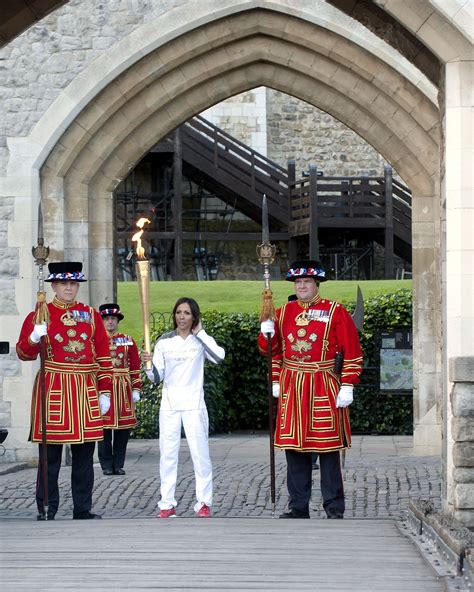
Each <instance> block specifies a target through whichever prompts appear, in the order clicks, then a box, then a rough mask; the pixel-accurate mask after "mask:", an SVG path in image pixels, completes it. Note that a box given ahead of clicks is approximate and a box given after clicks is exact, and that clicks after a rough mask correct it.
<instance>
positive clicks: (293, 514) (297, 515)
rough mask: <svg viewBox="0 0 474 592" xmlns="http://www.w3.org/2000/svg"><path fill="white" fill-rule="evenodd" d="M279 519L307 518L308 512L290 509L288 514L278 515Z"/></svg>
mask: <svg viewBox="0 0 474 592" xmlns="http://www.w3.org/2000/svg"><path fill="white" fill-rule="evenodd" d="M280 518H309V512H302V511H301V510H296V509H295V508H292V509H291V510H290V511H289V512H285V513H284V514H280Z"/></svg>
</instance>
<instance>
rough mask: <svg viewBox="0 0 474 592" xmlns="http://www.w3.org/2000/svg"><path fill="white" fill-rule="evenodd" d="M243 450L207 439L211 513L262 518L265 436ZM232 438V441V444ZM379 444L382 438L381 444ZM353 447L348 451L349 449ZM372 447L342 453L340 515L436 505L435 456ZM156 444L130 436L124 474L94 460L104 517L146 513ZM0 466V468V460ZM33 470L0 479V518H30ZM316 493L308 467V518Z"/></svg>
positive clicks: (184, 476)
mask: <svg viewBox="0 0 474 592" xmlns="http://www.w3.org/2000/svg"><path fill="white" fill-rule="evenodd" d="M244 438H245V442H244V444H245V445H244V447H243V448H240V449H239V447H240V446H241V444H242V441H240V443H239V442H238V437H237V438H236V439H234V440H233V441H230V440H229V439H228V438H226V437H222V438H211V440H210V445H211V456H212V458H213V468H214V503H213V515H215V516H219V517H249V516H250V517H270V516H271V510H272V504H271V499H270V476H269V463H268V441H267V440H266V439H264V438H262V437H255V438H253V439H252V437H249V436H246V437H244ZM236 442H237V444H236ZM385 442H386V441H385ZM353 452H354V454H353ZM386 452H387V447H386V446H383V447H382V449H381V450H380V453H377V454H374V453H373V450H372V452H371V453H370V454H367V456H364V449H363V447H362V449H360V448H359V450H357V451H354V450H350V451H348V453H347V456H346V463H345V468H344V482H345V494H346V515H345V517H346V518H379V519H380V518H392V519H399V518H402V517H403V513H404V511H405V509H406V508H407V506H408V502H409V500H410V499H418V498H423V499H430V500H432V502H433V503H434V505H435V507H436V508H439V506H440V496H441V479H440V459H439V458H437V457H414V456H411V455H409V454H407V455H405V452H404V450H403V449H402V450H401V451H400V450H398V451H397V453H396V454H393V451H392V450H388V452H389V453H390V454H387V455H385V453H386ZM158 459H159V455H158V443H157V442H156V441H132V442H131V443H130V445H129V451H128V453H127V462H126V466H125V468H126V470H127V474H126V475H125V476H113V477H105V476H103V475H102V471H101V469H100V465H98V464H96V465H95V486H94V497H93V500H94V507H93V510H94V511H96V512H98V513H101V514H102V515H103V517H104V518H137V517H141V518H144V517H153V516H154V515H155V514H156V511H157V509H156V503H157V501H158V499H159V486H160V482H159V476H158ZM275 464H276V471H275V472H276V514H279V513H280V512H282V511H284V510H285V508H286V502H287V491H286V463H285V459H284V455H283V453H281V452H280V451H277V453H276V463H275ZM0 467H1V465H0ZM35 477H36V470H35V469H24V470H21V471H18V472H14V473H9V474H4V475H1V476H0V519H7V518H16V519H18V518H25V519H31V518H34V516H35V515H36V506H35V502H34V497H35ZM59 481H60V493H61V504H60V508H59V512H58V515H57V519H60V518H70V517H71V515H72V500H71V489H70V467H68V466H63V467H62V469H61V473H60V480H59ZM176 496H177V500H178V508H177V510H178V515H180V516H184V517H187V516H189V517H190V516H193V515H194V512H193V505H194V502H195V500H194V474H193V469H192V463H191V460H190V457H189V452H188V450H187V446H186V444H185V443H184V441H183V444H182V448H181V454H180V464H179V469H178V481H177V488H176ZM321 503H322V500H321V496H320V492H319V470H314V471H313V496H312V500H311V517H312V518H324V517H325V514H324V511H323V510H322V505H321Z"/></svg>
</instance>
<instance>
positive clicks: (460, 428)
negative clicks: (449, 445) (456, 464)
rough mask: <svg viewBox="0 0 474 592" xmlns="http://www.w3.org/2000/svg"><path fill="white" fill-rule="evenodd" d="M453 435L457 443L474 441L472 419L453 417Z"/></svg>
mask: <svg viewBox="0 0 474 592" xmlns="http://www.w3.org/2000/svg"><path fill="white" fill-rule="evenodd" d="M451 433H452V437H453V440H456V441H457V442H468V441H471V442H472V441H474V422H473V421H472V417H453V418H452V419H451Z"/></svg>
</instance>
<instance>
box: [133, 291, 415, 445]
mask: <svg viewBox="0 0 474 592" xmlns="http://www.w3.org/2000/svg"><path fill="white" fill-rule="evenodd" d="M364 304H365V315H364V327H363V330H362V332H361V336H360V337H361V346H362V350H363V353H364V372H363V373H362V376H361V383H360V385H359V386H357V388H356V393H355V401H354V403H353V405H352V406H351V424H352V429H353V431H354V432H377V433H380V434H409V433H412V424H413V419H412V418H413V402H412V397H411V396H406V395H396V394H393V395H382V394H380V392H379V389H378V368H379V345H380V339H379V335H380V331H381V330H388V329H391V328H396V327H401V326H411V324H412V308H411V292H410V290H407V289H403V290H398V291H397V292H395V293H392V294H389V295H383V296H378V297H376V298H371V299H369V300H367V301H366V302H365V303H364ZM347 308H348V310H349V311H352V310H353V308H354V304H353V303H349V304H347ZM202 321H203V325H204V326H205V327H206V331H207V332H208V333H209V334H210V335H212V336H213V337H214V338H215V340H216V341H217V343H219V345H221V346H222V347H224V349H225V351H226V358H225V360H224V362H223V363H222V364H220V365H218V366H216V365H214V364H210V363H206V366H205V373H204V390H205V399H206V405H207V408H208V412H209V423H210V432H211V433H216V432H217V433H218V432H224V431H234V430H261V429H265V428H267V427H268V399H267V383H266V360H265V358H264V357H262V356H260V354H259V352H258V348H257V335H258V331H259V329H260V322H259V319H258V315H257V314H256V313H245V314H243V313H220V312H217V311H210V312H205V313H203V315H202ZM170 328H171V327H170V325H169V322H167V321H165V320H162V321H160V322H159V323H157V327H156V331H155V333H154V334H153V342H154V341H155V340H156V339H157V338H158V337H159V335H161V334H162V333H163V332H164V331H166V330H169V329H170ZM143 379H144V383H143V384H144V386H143V389H142V398H141V401H140V402H139V403H138V405H137V415H138V419H139V424H138V426H137V428H136V429H135V430H133V436H134V437H138V438H154V437H157V435H158V410H159V405H160V400H161V387H155V386H154V385H152V384H151V383H150V382H149V381H148V380H147V379H146V377H145V376H144V377H143Z"/></svg>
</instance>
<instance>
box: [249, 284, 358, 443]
mask: <svg viewBox="0 0 474 592" xmlns="http://www.w3.org/2000/svg"><path fill="white" fill-rule="evenodd" d="M276 315H277V321H276V322H275V335H274V337H273V338H272V341H271V345H272V356H273V362H272V374H273V376H272V379H273V382H279V384H280V397H279V399H278V414H277V419H276V426H275V446H277V447H279V448H289V449H292V450H302V451H305V452H329V451H331V450H340V449H342V448H347V447H350V444H351V431H350V423H349V409H348V408H343V409H341V408H337V407H336V398H337V395H338V392H339V388H340V386H341V384H347V385H355V384H357V383H358V382H359V374H360V373H361V371H362V352H361V349H360V344H359V336H358V334H357V329H356V327H355V325H354V322H353V321H352V318H351V316H350V315H349V313H348V312H347V311H346V309H345V308H344V307H343V306H342V305H341V304H338V303H337V302H331V301H330V300H325V299H321V297H320V296H319V295H317V296H316V297H315V298H314V299H313V300H312V301H311V302H310V303H303V302H300V301H299V300H298V301H293V302H289V303H288V304H285V305H284V306H282V307H281V308H279V309H277V311H276ZM258 345H259V349H260V353H261V354H262V355H265V354H266V352H267V340H266V337H265V336H264V335H262V334H261V333H260V334H259V336H258ZM338 352H342V353H343V354H344V364H343V368H342V373H341V374H340V375H336V374H335V372H334V360H335V356H336V353H338Z"/></svg>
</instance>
